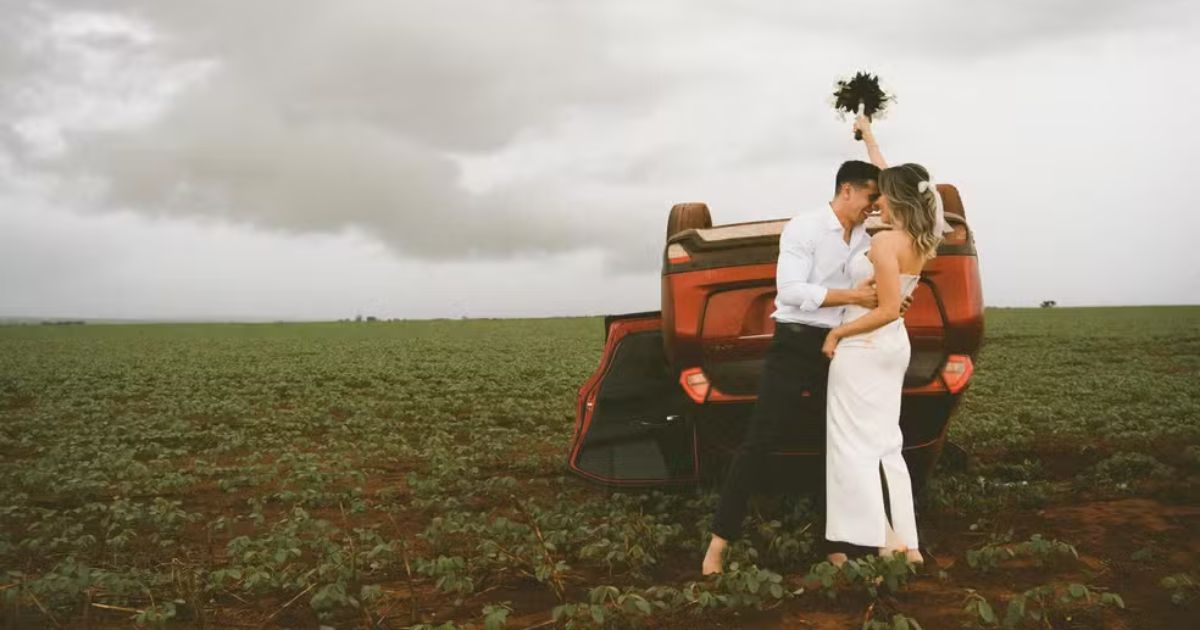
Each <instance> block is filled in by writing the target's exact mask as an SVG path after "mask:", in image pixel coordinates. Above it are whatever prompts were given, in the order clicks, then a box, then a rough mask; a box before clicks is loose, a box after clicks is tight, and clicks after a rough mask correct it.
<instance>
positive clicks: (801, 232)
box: [702, 116, 947, 575]
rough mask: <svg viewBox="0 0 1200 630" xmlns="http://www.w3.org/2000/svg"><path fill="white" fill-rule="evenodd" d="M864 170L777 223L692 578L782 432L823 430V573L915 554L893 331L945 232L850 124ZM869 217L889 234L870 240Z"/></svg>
mask: <svg viewBox="0 0 1200 630" xmlns="http://www.w3.org/2000/svg"><path fill="white" fill-rule="evenodd" d="M854 128H855V129H856V130H858V131H861V132H862V139H863V141H864V143H865V144H866V146H867V152H868V155H869V157H870V160H871V163H867V162H861V161H849V162H846V163H844V164H842V166H841V168H840V169H838V172H837V176H836V179H835V186H836V188H835V194H834V197H833V199H832V200H831V201H830V202H829V207H828V208H822V209H821V210H819V211H817V212H814V213H811V214H802V215H799V216H797V217H795V218H794V219H792V220H791V221H789V222H788V224H787V226H786V227H785V228H784V230H783V233H782V235H781V236H780V239H779V261H778V266H777V269H776V288H777V294H776V299H775V307H776V308H775V312H774V313H773V314H772V317H773V318H774V319H775V334H774V337H773V339H772V341H771V347H770V350H769V351H768V352H767V358H766V362H765V365H764V368H763V375H762V384H761V385H760V389H759V392H758V402H757V403H756V405H755V408H754V413H753V414H752V416H751V418H750V422H749V426H748V428H747V432H746V436H745V438H744V440H743V443H742V445H741V447H740V448H739V449H738V451H737V453H736V455H735V456H734V460H733V464H732V466H731V468H730V471H729V476H728V477H727V478H726V480H725V485H724V487H723V488H722V490H721V499H720V503H719V504H718V506H717V512H716V515H715V516H714V518H713V523H712V533H713V535H712V539H711V542H710V543H709V547H708V551H707V553H706V554H705V557H704V562H703V566H702V572H703V574H704V575H708V574H711V573H719V572H721V570H722V553H723V552H724V550H725V548H726V547H727V545H728V543H729V542H730V541H732V540H735V539H736V538H738V537H739V536H740V535H741V526H742V521H743V519H744V518H745V516H746V509H747V501H748V500H749V496H750V494H751V493H752V492H754V491H755V490H756V489H757V488H759V487H761V486H762V485H763V482H764V480H765V479H764V477H765V475H766V474H767V473H768V459H767V457H766V455H767V454H768V453H769V452H771V451H772V450H773V449H774V448H775V446H776V445H777V444H778V443H779V440H780V439H781V438H782V437H783V435H784V433H785V430H786V427H788V426H789V425H790V424H792V423H804V424H808V425H809V426H810V428H811V426H812V424H813V423H820V424H818V425H817V427H818V428H819V427H820V425H821V424H823V425H824V429H825V430H824V431H823V433H824V434H825V447H826V448H825V451H826V452H825V466H824V472H825V479H824V480H822V481H823V483H822V484H821V488H820V491H819V496H821V497H822V500H821V501H820V502H819V503H820V504H821V505H822V506H823V507H824V511H825V541H826V552H827V554H828V558H829V561H830V562H832V563H834V564H836V565H841V564H842V563H843V562H845V561H846V560H847V558H848V557H849V556H850V555H857V554H859V553H862V552H863V551H869V552H870V551H873V552H876V553H879V554H880V555H889V556H890V555H892V554H893V553H904V554H905V556H906V558H907V559H908V561H909V562H913V563H920V562H922V561H923V559H922V557H921V554H920V552H919V551H918V546H919V544H918V539H917V525H916V518H915V515H914V511H913V498H912V482H911V480H910V478H909V475H908V468H907V467H906V465H905V463H904V458H903V456H902V455H901V452H900V449H901V446H902V444H903V436H902V435H901V432H900V399H901V390H902V388H903V383H904V373H905V371H906V370H907V368H908V362H909V356H910V352H911V348H910V347H909V340H908V333H907V331H906V330H905V328H904V320H903V319H902V316H903V313H904V311H905V310H906V309H907V307H908V304H909V303H911V296H912V292H913V290H914V289H915V288H916V286H917V282H918V280H919V279H920V274H921V269H922V268H923V267H924V265H925V263H926V262H927V261H929V260H930V259H932V258H933V257H934V256H935V254H936V251H937V246H938V243H939V242H941V240H942V234H943V233H944V232H945V231H946V229H947V228H946V224H945V220H944V218H943V217H942V211H941V200H940V198H939V197H938V193H937V189H936V187H935V185H934V183H933V182H932V181H931V180H930V177H929V172H928V171H927V170H926V169H925V168H924V167H922V166H920V165H919V164H902V165H900V166H894V167H891V168H889V167H888V166H887V163H886V162H885V161H884V159H883V155H882V154H881V153H880V150H879V146H878V144H877V143H876V142H875V138H874V134H873V133H872V131H871V125H870V122H869V121H868V120H867V119H866V118H864V117H861V116H860V117H859V118H858V120H857V121H855V123H854ZM876 209H878V211H879V215H880V218H881V219H882V220H883V222H884V223H886V224H889V225H890V226H891V229H890V230H885V231H881V232H879V233H878V234H876V235H875V236H874V237H870V236H869V235H868V234H867V232H866V228H865V227H864V225H863V223H864V221H865V220H866V218H867V216H868V215H869V214H870V213H871V212H873V211H874V210H876Z"/></svg>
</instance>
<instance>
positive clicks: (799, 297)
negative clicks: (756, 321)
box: [771, 207, 871, 328]
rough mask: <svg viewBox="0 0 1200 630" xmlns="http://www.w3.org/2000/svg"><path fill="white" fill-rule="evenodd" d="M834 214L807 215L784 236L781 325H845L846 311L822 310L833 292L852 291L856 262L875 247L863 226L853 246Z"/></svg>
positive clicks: (778, 276) (778, 301)
mask: <svg viewBox="0 0 1200 630" xmlns="http://www.w3.org/2000/svg"><path fill="white" fill-rule="evenodd" d="M844 233H845V230H844V229H843V228H842V224H841V222H840V221H838V218H837V215H836V214H834V212H833V208H832V207H829V208H825V209H824V210H822V211H820V212H813V213H808V214H801V215H798V216H796V217H794V218H793V219H792V220H791V221H788V223H787V225H786V226H785V227H784V228H783V233H782V234H780V235H779V262H778V263H777V266H776V269H775V287H776V290H777V293H776V295H775V312H774V313H772V314H771V317H773V318H775V321H777V322H790V323H794V324H809V325H811V326H820V327H822V328H834V327H836V326H838V325H839V324H841V323H842V307H841V306H821V304H822V303H823V302H824V301H825V294H826V293H828V292H829V289H849V288H850V273H849V270H848V266H849V264H848V263H849V262H850V258H851V256H856V255H857V256H861V255H863V253H865V252H866V251H867V249H868V248H869V247H870V246H871V239H870V237H869V236H868V235H867V231H866V228H864V227H863V226H862V224H861V223H860V224H858V225H856V226H854V229H852V230H851V231H850V242H849V243H848V244H847V243H846V241H844V240H843V234H844Z"/></svg>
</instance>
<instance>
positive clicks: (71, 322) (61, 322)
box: [42, 319, 87, 326]
mask: <svg viewBox="0 0 1200 630" xmlns="http://www.w3.org/2000/svg"><path fill="white" fill-rule="evenodd" d="M86 323H87V322H85V321H83V320H82V319H64V320H58V321H42V325H43V326H82V325H84V324H86Z"/></svg>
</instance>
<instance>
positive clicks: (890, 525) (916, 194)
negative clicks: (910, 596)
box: [822, 117, 944, 565]
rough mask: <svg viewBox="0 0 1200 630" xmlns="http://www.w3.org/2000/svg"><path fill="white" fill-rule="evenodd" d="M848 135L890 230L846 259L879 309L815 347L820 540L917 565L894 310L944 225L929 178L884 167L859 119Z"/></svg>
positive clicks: (852, 311)
mask: <svg viewBox="0 0 1200 630" xmlns="http://www.w3.org/2000/svg"><path fill="white" fill-rule="evenodd" d="M855 129H859V130H861V131H862V132H863V140H864V141H865V142H866V143H867V151H868V154H869V155H870V157H871V161H872V162H874V163H875V164H876V166H879V167H880V168H881V169H884V170H883V171H882V172H881V173H880V174H879V192H880V196H879V200H878V202H877V203H876V205H877V206H878V208H879V211H880V218H881V219H882V220H883V221H884V222H885V223H887V224H889V225H890V226H891V229H890V230H885V231H882V232H880V233H878V234H877V235H876V236H875V237H874V238H873V239H872V241H871V248H870V250H869V251H868V252H867V254H866V255H865V256H861V257H858V256H856V257H855V258H854V259H852V260H851V261H850V268H849V272H850V276H851V280H852V282H854V283H855V284H857V283H859V282H862V281H869V280H871V279H873V280H874V282H875V286H876V290H877V292H878V296H879V304H878V306H877V307H876V308H874V309H867V308H864V307H861V306H847V307H846V309H845V312H844V315H843V319H842V324H841V325H840V326H838V327H837V328H834V329H833V330H832V331H831V332H830V333H829V336H828V337H827V338H826V340H825V345H824V347H823V348H822V352H824V353H825V355H826V356H828V357H830V358H831V359H832V361H831V363H830V366H829V389H828V398H827V404H826V423H827V431H826V436H827V437H826V455H825V464H826V493H827V506H826V524H825V538H826V540H827V541H828V542H829V543H830V544H831V546H832V547H833V548H835V549H836V548H837V545H838V543H842V544H845V543H849V544H850V545H854V546H862V547H875V548H877V549H878V551H879V554H880V555H888V556H890V555H891V554H893V553H896V552H904V553H905V557H906V558H907V559H908V561H910V562H913V563H919V562H922V561H923V559H922V557H921V554H920V552H919V551H918V549H917V547H918V540H917V526H916V518H915V515H914V513H913V501H912V482H911V480H910V479H909V475H908V468H907V467H906V465H905V463H904V457H903V456H902V455H901V453H900V449H901V446H902V445H903V435H902V434H901V432H900V397H901V390H902V389H903V384H904V373H905V371H906V370H907V369H908V361H909V356H910V353H911V348H910V347H909V341H908V332H907V331H906V330H905V328H904V320H903V319H901V318H900V303H901V301H902V300H903V299H904V298H905V297H907V296H910V295H911V294H912V292H913V290H914V289H915V288H916V286H917V283H918V282H919V280H920V277H921V269H922V268H923V267H924V266H925V263H926V262H927V261H928V260H929V259H931V258H933V257H934V256H935V255H936V252H937V246H938V243H939V242H941V234H942V232H943V230H944V223H943V221H942V219H941V216H940V212H939V209H938V208H939V204H940V200H939V199H938V196H937V189H936V188H935V186H934V184H933V182H931V181H930V179H929V172H928V171H926V170H925V168H924V167H922V166H920V165H919V164H903V165H901V166H896V167H893V168H887V163H886V162H884V160H883V156H882V154H880V152H879V146H878V144H876V143H875V138H874V135H873V134H872V133H871V127H870V123H869V122H868V121H867V120H866V119H865V118H862V117H860V118H859V120H858V121H856V122H855ZM884 484H886V490H885V487H884ZM885 493H886V494H885ZM885 497H886V499H885ZM885 500H886V501H887V503H888V504H889V505H887V506H885V504H884V502H885ZM889 508H890V509H889ZM846 559H847V556H846V554H845V553H843V552H841V551H835V552H834V553H831V554H829V561H830V562H832V563H833V564H835V565H840V564H842V563H843V562H845V561H846Z"/></svg>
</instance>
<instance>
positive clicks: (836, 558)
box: [827, 552, 850, 567]
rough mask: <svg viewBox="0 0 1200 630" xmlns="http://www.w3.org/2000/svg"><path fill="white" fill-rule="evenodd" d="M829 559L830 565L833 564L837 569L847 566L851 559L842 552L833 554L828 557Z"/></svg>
mask: <svg viewBox="0 0 1200 630" xmlns="http://www.w3.org/2000/svg"><path fill="white" fill-rule="evenodd" d="M827 558H828V560H829V564H832V565H833V566H835V567H841V566H842V565H843V564H846V561H847V560H849V559H850V558H849V556H847V555H846V554H844V553H841V552H838V553H831V554H829V555H828V556H827Z"/></svg>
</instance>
